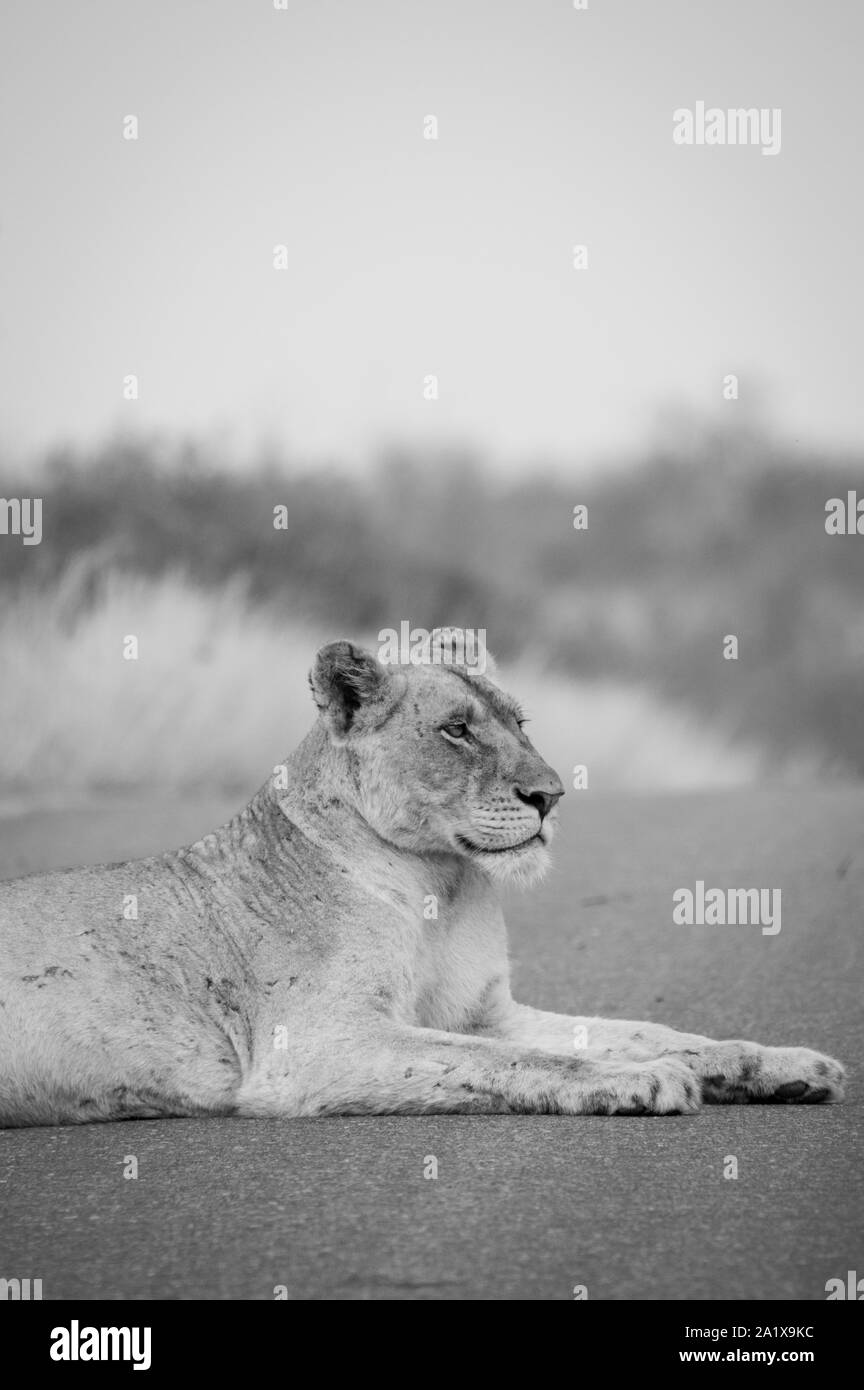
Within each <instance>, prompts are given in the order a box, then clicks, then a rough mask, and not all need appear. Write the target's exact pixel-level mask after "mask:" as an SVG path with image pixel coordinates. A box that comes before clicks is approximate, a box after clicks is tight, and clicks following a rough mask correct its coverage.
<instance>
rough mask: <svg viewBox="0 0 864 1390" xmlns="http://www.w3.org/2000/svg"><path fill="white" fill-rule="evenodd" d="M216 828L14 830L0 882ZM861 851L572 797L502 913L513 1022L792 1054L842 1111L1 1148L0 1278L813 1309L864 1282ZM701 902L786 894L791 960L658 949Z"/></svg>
mask: <svg viewBox="0 0 864 1390" xmlns="http://www.w3.org/2000/svg"><path fill="white" fill-rule="evenodd" d="M568 803H569V804H568ZM228 809H230V808H229V807H227V806H226V805H224V804H222V805H218V806H217V805H215V804H213V803H210V804H209V805H180V806H178V805H174V806H170V807H169V806H165V807H162V806H160V807H154V806H152V805H146V806H141V807H133V806H129V807H126V808H117V807H109V808H102V809H101V810H92V809H90V810H82V811H80V812H78V813H76V814H70V813H61V812H55V813H51V814H42V815H35V816H29V817H21V818H18V819H15V820H9V819H7V820H5V821H2V822H0V876H10V875H13V874H17V873H23V872H27V871H30V870H33V869H42V868H46V867H55V866H58V865H61V864H69V863H75V862H85V861H88V860H89V861H92V862H96V861H98V860H100V859H116V858H122V857H126V856H127V855H132V854H143V853H149V852H151V851H153V850H156V849H159V848H165V847H167V845H169V844H172V843H182V842H184V841H186V840H189V839H192V838H195V837H196V836H197V835H198V834H200V833H202V832H203V831H205V830H206V829H210V828H212V826H213V825H215V824H216V823H217V822H218V821H219V820H220V819H222V818H223V816H224V814H225V813H226V812H227V810H228ZM862 830H864V790H859V789H854V788H822V789H816V790H814V789H812V788H807V787H801V788H795V789H789V788H786V789H776V790H772V789H769V790H760V791H758V792H751V791H735V792H729V793H722V794H711V795H704V796H692V795H691V796H680V797H679V796H676V797H639V798H629V799H625V798H620V799H602V800H598V799H595V798H593V797H592V796H591V795H590V794H589V793H581V794H578V795H577V794H572V795H571V796H569V797H568V798H567V801H566V802H565V803H564V807H563V808H562V825H561V830H560V833H559V837H558V841H557V846H556V849H557V855H556V868H555V869H554V871H553V873H552V874H551V875H550V876H549V878H548V879H547V880H546V882H545V883H544V884H542V885H541V886H540V887H539V888H537V889H534V890H533V891H532V892H531V893H529V894H525V895H524V896H523V895H520V896H513V897H512V898H511V899H510V900H509V903H508V906H509V920H510V922H511V928H512V931H511V935H512V946H513V964H514V984H515V992H516V993H517V995H518V996H519V997H521V998H523V999H525V1000H527V1001H529V1002H531V1003H535V1004H538V1005H540V1006H542V1007H545V1008H552V1009H561V1010H565V1011H568V1012H583V1013H595V1012H596V1013H605V1014H609V1015H615V1014H617V1015H618V1016H621V1017H638V1018H648V1019H654V1020H657V1021H662V1022H668V1023H670V1024H672V1025H674V1026H679V1027H682V1028H685V1029H690V1030H694V1031H700V1032H706V1033H709V1034H713V1035H715V1036H727V1037H754V1038H757V1039H759V1040H760V1041H763V1042H768V1043H790V1044H792V1043H805V1044H807V1045H809V1046H812V1047H816V1048H819V1049H821V1050H824V1051H827V1052H831V1053H833V1054H834V1055H837V1056H840V1057H841V1058H842V1059H843V1060H844V1061H845V1062H846V1064H847V1066H848V1067H849V1069H850V1071H851V1072H852V1086H851V1088H850V1096H849V1099H848V1101H847V1103H846V1104H845V1105H843V1106H833V1107H824V1106H820V1107H804V1108H796V1107H792V1106H750V1107H744V1108H738V1107H723V1108H711V1109H707V1110H705V1111H703V1112H702V1113H701V1114H699V1115H697V1116H692V1117H686V1118H684V1117H681V1118H676V1117H669V1118H623V1117H619V1118H600V1117H597V1118H593V1117H592V1118H561V1117H528V1116H500V1115H499V1116H489V1117H473V1116H471V1117H468V1116H456V1117H451V1118H445V1117H434V1118H433V1117H429V1118H417V1119H414V1118H390V1117H382V1118H363V1119H328V1120H309V1121H262V1122H254V1121H239V1120H210V1121H202V1120H194V1121H191V1120H190V1121H181V1120H169V1121H140V1122H133V1123H126V1124H113V1125H92V1126H83V1127H78V1128H76V1127H70V1128H64V1129H53V1130H52V1129H36V1130H26V1131H21V1130H13V1131H10V1130H7V1131H2V1132H0V1277H7V1278H10V1277H19V1278H24V1277H30V1278H31V1279H32V1278H41V1279H42V1281H43V1296H44V1297H45V1298H46V1299H66V1298H111V1299H151V1298H158V1299H272V1298H274V1296H275V1292H274V1291H277V1290H278V1291H279V1292H280V1293H284V1294H285V1295H287V1297H288V1298H290V1299H349V1300H357V1299H397V1300H401V1299H424V1300H425V1299H572V1298H573V1297H574V1289H575V1288H576V1287H577V1286H584V1288H585V1289H587V1294H588V1297H589V1299H611V1300H626V1299H683V1298H696V1299H706V1300H707V1299H717V1298H733V1299H748V1300H749V1299H756V1300H764V1299H795V1300H810V1299H824V1298H825V1284H826V1281H827V1280H828V1279H830V1278H835V1277H840V1278H843V1279H844V1280H845V1278H846V1274H847V1271H848V1270H850V1269H854V1270H859V1271H861V1273H862V1275H864V1239H862V1236H864V1229H862V1227H864V1220H862V1212H864V1201H862V1196H864V1192H862V1188H864V1181H862V1164H861V1153H862V1139H864V1133H862V1130H864V1124H862V1118H864V1117H862V1105H861V1099H860V1096H861V1087H860V1083H859V1076H860V1071H861V1058H862V1051H864V1011H862V1007H861V998H862V962H864V955H862V945H861V937H862V930H864V837H862ZM697 879H702V880H703V881H704V882H705V883H706V885H708V886H716V887H755V886H760V887H770V888H780V889H781V891H782V927H781V931H780V933H779V934H778V935H776V936H767V935H763V934H762V933H761V931H760V929H759V927H752V926H750V927H748V926H738V927H731V926H727V927H698V926H694V927H681V926H675V925H673V923H672V893H673V891H674V889H675V888H678V887H690V888H691V889H692V888H693V887H694V885H695V882H696V880H697ZM130 1158H135V1159H136V1160H137V1171H138V1176H137V1179H132V1178H126V1177H124V1171H128V1170H130V1169H131V1164H130V1163H129V1159H130ZM730 1159H734V1160H735V1161H736V1163H737V1171H738V1176H737V1178H728V1177H724V1170H725V1171H727V1172H728V1171H730V1170H731V1168H732V1164H731V1163H730ZM431 1160H434V1164H433V1163H432V1162H431ZM436 1166H437V1177H427V1176H424V1173H428V1172H431V1171H432V1170H433V1168H434V1167H436Z"/></svg>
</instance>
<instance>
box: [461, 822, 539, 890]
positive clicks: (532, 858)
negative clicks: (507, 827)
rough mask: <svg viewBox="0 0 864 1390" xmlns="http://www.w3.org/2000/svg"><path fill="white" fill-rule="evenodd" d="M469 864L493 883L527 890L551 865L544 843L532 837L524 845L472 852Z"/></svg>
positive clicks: (537, 836)
mask: <svg viewBox="0 0 864 1390" xmlns="http://www.w3.org/2000/svg"><path fill="white" fill-rule="evenodd" d="M471 862H472V864H474V865H476V867H477V868H478V869H481V870H482V871H483V873H485V874H488V876H489V878H492V879H494V880H495V881H496V883H509V884H514V883H515V884H517V885H518V886H519V887H522V888H528V887H530V885H531V884H532V883H536V882H537V881H538V880H539V879H541V878H542V877H543V875H544V874H545V873H546V870H547V869H548V868H549V865H550V863H551V856H550V854H549V848H548V844H547V843H546V842H544V841H543V840H541V838H540V836H539V835H535V837H534V839H533V840H531V841H530V842H529V843H528V844H527V845H516V846H515V847H514V848H513V849H510V850H491V851H486V850H482V849H473V850H472V851H471Z"/></svg>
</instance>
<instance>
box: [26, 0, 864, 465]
mask: <svg viewBox="0 0 864 1390" xmlns="http://www.w3.org/2000/svg"><path fill="white" fill-rule="evenodd" d="M2 25H3V33H2V51H3V55H4V56H3V59H2V63H3V69H4V71H3V75H2V83H0V88H2V93H0V102H2V163H3V177H2V184H0V187H2V211H0V217H2V221H0V252H2V272H0V273H2V300H3V303H2V322H0V369H2V381H3V396H2V404H0V443H2V445H3V446H4V447H5V449H6V450H7V451H8V450H10V449H11V451H12V452H13V454H22V453H23V454H25V455H27V454H30V453H31V452H32V451H34V450H37V449H39V448H41V447H43V446H45V445H46V444H49V443H54V442H57V441H71V442H73V443H77V444H81V443H87V442H89V441H91V440H94V439H99V438H102V437H104V436H105V435H106V434H107V433H109V432H110V431H111V430H113V429H115V428H117V427H123V426H126V427H136V428H141V429H145V430H147V429H151V428H158V429H165V430H169V431H184V432H189V431H193V432H199V433H201V434H206V435H209V436H211V437H216V436H218V437H219V438H220V439H223V440H224V441H226V442H227V443H228V444H229V445H230V446H232V447H236V448H237V449H239V450H242V449H244V448H248V446H249V445H250V444H251V443H254V441H256V440H258V439H261V438H264V437H266V438H269V439H271V440H273V441H276V442H278V443H280V444H284V445H285V446H286V447H288V448H289V449H291V450H293V451H295V452H299V453H301V454H304V455H312V456H315V457H318V456H321V455H325V454H329V455H335V456H338V457H340V458H344V459H346V460H353V459H360V458H362V457H364V456H366V455H367V454H368V453H369V451H370V450H371V449H373V448H374V447H375V446H376V444H377V443H379V442H381V441H384V440H394V439H404V440H412V441H413V440H430V441H431V440H438V441H440V440H466V441H469V442H472V443H474V444H476V445H479V446H482V447H484V448H488V449H490V450H492V451H493V452H494V453H495V455H496V456H498V457H500V458H502V459H504V460H507V459H511V460H512V459H515V458H518V457H520V456H524V455H525V454H526V453H530V454H532V455H534V454H537V453H538V452H539V453H545V454H552V455H555V456H557V457H559V458H561V459H562V460H564V461H566V462H568V463H571V462H573V461H578V462H579V463H583V464H584V463H586V462H588V461H590V460H591V459H597V458H603V457H606V456H608V455H610V454H611V453H612V452H614V451H616V450H621V449H624V450H638V447H639V443H640V441H641V440H643V439H644V438H645V437H646V434H648V433H650V430H651V427H652V421H653V419H654V417H655V413H656V411H657V409H658V407H659V406H662V405H666V404H668V403H671V402H679V403H682V404H684V405H686V406H688V407H692V408H694V409H696V410H699V411H705V412H708V413H714V412H719V411H722V410H726V411H730V410H736V409H744V408H745V406H746V405H747V403H748V402H749V401H752V400H753V399H755V398H756V396H757V395H759V396H760V397H762V396H764V397H767V400H768V402H769V405H770V411H771V415H772V417H773V418H774V419H775V420H776V422H777V424H778V426H779V427H781V428H782V430H783V432H784V433H786V434H788V435H790V436H792V437H799V438H801V439H802V440H812V441H816V442H817V443H820V444H826V445H834V444H847V445H848V444H851V443H854V442H856V441H858V440H860V438H861V433H862V424H864V391H862V388H861V381H860V371H859V369H858V365H857V363H858V362H860V358H859V357H858V349H859V345H860V338H861V323H862V319H864V313H862V310H864V304H862V297H864V296H862V275H861V258H862V249H861V246H862V238H861V218H860V212H861V198H862V195H861V185H862V178H861V156H860V140H861V107H860V102H861V77H860V63H861V52H862V37H864V5H862V4H861V3H859V0H819V3H818V4H817V3H811V2H810V0H726V2H725V3H723V4H720V3H708V2H707V0H657V3H648V0H590V4H589V8H588V10H587V11H577V10H576V9H574V7H573V4H572V0H365V3H357V2H356V0H288V8H287V10H285V11H277V10H275V9H274V6H273V0H86V3H79V4H70V3H68V0H39V3H35V0H7V4H6V5H5V6H4V17H3V22H2ZM700 100H702V101H705V102H706V104H707V105H708V106H717V107H721V108H724V109H725V108H729V107H739V106H748V107H749V106H753V107H757V108H763V107H764V108H775V107H779V108H780V109H781V111H782V126H781V129H782V143H781V149H780V153H779V154H778V155H776V156H774V157H772V156H765V155H763V154H762V153H761V151H760V149H759V148H753V147H743V148H742V147H728V146H726V147H723V146H720V147H716V146H715V147H706V146H702V147H696V146H694V147H690V148H686V147H679V146H676V145H675V144H674V143H673V140H672V130H673V119H672V113H673V111H674V110H675V109H677V108H680V107H691V108H692V107H695V104H696V102H697V101H700ZM130 114H134V115H136V116H137V117H138V120H139V123H140V124H139V139H138V140H137V141H135V142H133V141H126V140H124V139H123V138H122V129H123V118H124V117H125V116H127V115H130ZM428 115H434V116H435V117H436V118H437V121H438V133H439V138H438V140H437V141H429V140H425V139H424V138H423V129H424V118H425V117H426V116H428ZM280 243H282V244H284V245H286V246H287V248H288V256H289V268H288V269H287V270H283V271H277V270H274V269H273V247H274V245H277V244H280ZM576 243H580V244H585V245H587V247H588V268H587V270H581V271H577V270H574V269H573V268H572V247H573V246H574V244H576ZM128 373H136V374H137V375H138V377H139V382H140V398H139V399H138V400H137V401H134V402H131V401H129V402H127V401H124V400H123V396H122V389H123V378H124V376H125V375H126V374H128ZM429 373H434V374H436V375H437V376H438V379H439V390H440V397H439V399H438V400H437V401H434V402H432V401H427V400H424V398H423V379H424V377H425V376H426V375H427V374H429ZM726 373H736V374H737V375H738V376H739V378H740V388H739V389H740V396H741V399H740V401H739V402H738V403H737V404H735V403H731V402H724V401H723V400H722V397H721V389H722V378H723V376H724V375H725V374H726Z"/></svg>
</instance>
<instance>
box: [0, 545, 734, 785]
mask: <svg viewBox="0 0 864 1390" xmlns="http://www.w3.org/2000/svg"><path fill="white" fill-rule="evenodd" d="M96 571H97V573H96V574H95V575H94V565H93V562H92V560H91V561H90V562H88V563H87V564H79V565H77V566H75V567H73V568H72V569H70V570H69V571H67V573H66V575H65V577H64V578H63V580H62V582H61V583H60V584H59V585H58V586H56V587H55V588H54V589H53V590H51V591H49V592H47V593H46V592H42V593H38V592H36V591H34V590H28V591H21V592H20V594H19V595H18V596H17V597H15V598H13V599H11V600H10V601H9V602H7V604H6V606H5V607H4V609H3V612H2V615H0V654H2V664H3V681H2V686H0V727H2V729H3V741H2V752H0V794H2V797H3V801H4V803H5V804H6V805H7V806H8V805H9V803H10V802H12V803H15V804H17V805H21V804H22V803H24V804H28V805H62V804H64V803H70V802H75V801H76V800H81V799H87V798H89V797H92V796H93V795H97V794H99V793H102V792H105V791H107V790H112V791H113V790H121V789H124V788H143V787H158V788H160V789H163V790H169V791H171V792H174V793H176V794H178V795H184V794H189V793H192V792H201V791H209V790H212V791H220V792H224V791H230V792H232V793H233V792H234V791H236V792H237V794H238V795H245V794H246V793H247V792H250V791H251V790H252V789H253V788H254V787H256V786H258V785H259V784H260V783H261V782H262V781H263V780H264V778H265V777H266V776H267V774H268V772H269V770H270V769H271V768H272V766H273V765H274V763H276V762H278V761H279V759H280V758H282V757H283V756H284V755H285V753H286V752H287V751H289V750H290V749H291V748H292V747H293V746H294V745H295V743H296V742H297V740H298V739H299V738H300V737H301V736H302V734H303V733H304V732H305V730H306V729H307V728H308V727H309V725H310V723H311V720H312V707H311V703H310V698H309V692H308V687H307V681H306V673H307V671H308V668H309V665H310V663H311V660H312V657H313V654H314V652H315V649H316V647H317V645H318V644H319V643H320V642H321V641H325V640H328V639H331V638H334V637H340V636H346V635H348V636H353V637H355V638H356V639H357V640H361V641H362V640H363V639H364V634H362V633H353V634H352V633H346V632H344V631H343V632H333V631H330V632H325V631H320V630H318V631H316V630H314V629H313V627H312V626H310V625H308V624H302V623H298V622H296V621H294V620H292V618H291V616H290V615H288V614H286V615H285V618H284V621H283V620H281V619H280V618H279V617H278V615H276V614H274V612H273V611H272V610H269V609H267V608H266V607H262V606H256V605H254V604H252V603H251V602H250V601H249V599H248V597H247V594H246V592H245V589H244V587H243V585H242V584H239V583H231V584H228V585H227V586H225V587H223V588H221V589H214V588H212V587H210V588H205V587H198V586H196V585H195V584H194V583H192V582H191V581H189V580H188V579H185V578H183V577H181V576H180V575H178V574H173V575H172V574H168V575H165V576H163V577H161V578H158V579H146V578H141V577H134V576H130V575H120V574H117V573H112V572H110V571H109V572H107V573H106V574H104V575H102V576H98V564H97V566H96ZM128 635H134V636H136V637H137V639H138V645H139V656H138V659H137V660H126V659H124V656H123V643H124V638H126V637H127V636H128ZM492 636H493V634H490V643H492ZM369 637H370V635H369V634H366V639H367V640H369ZM492 645H493V646H494V643H492ZM501 683H502V684H505V685H509V686H510V688H512V690H513V691H514V693H515V694H517V695H518V696H519V697H520V699H521V700H522V701H523V703H524V704H525V705H526V707H527V710H528V713H529V715H530V717H531V719H532V721H533V722H532V724H531V727H530V730H529V732H530V733H531V735H532V737H533V738H534V739H535V741H536V743H537V744H538V746H539V748H540V749H541V751H542V752H543V753H544V755H545V756H546V757H547V758H548V759H549V761H551V762H553V763H554V764H555V766H556V767H557V768H558V770H559V772H560V773H561V775H562V776H563V777H564V779H565V784H568V785H569V783H570V782H571V780H572V771H571V770H572V768H573V766H574V764H576V763H584V764H586V765H587V766H588V768H589V783H590V787H591V788H592V789H595V790H596V789H600V790H603V789H611V788H621V787H629V788H647V787H655V788H657V787H661V788H662V787H688V786H712V785H714V786H716V785H728V784H730V783H743V782H747V781H750V780H752V779H754V778H755V777H756V776H758V775H759V771H760V760H759V758H758V756H757V755H756V753H755V752H754V750H752V749H747V748H738V749H734V748H732V747H731V746H730V744H729V741H728V740H727V739H724V738H723V737H721V736H720V735H718V734H716V733H712V732H710V731H709V730H708V729H706V728H705V727H704V726H703V725H702V724H701V723H700V722H699V720H698V719H696V718H695V717H693V716H692V715H690V714H687V713H683V712H681V711H679V710H677V709H674V708H670V707H668V706H667V705H665V704H661V702H660V701H659V700H658V699H657V698H656V697H655V696H654V695H652V694H650V693H648V692H647V691H644V690H640V689H637V688H635V687H626V686H620V685H615V684H610V683H605V684H581V683H578V682H575V681H572V680H568V679H566V678H562V677H560V676H555V677H553V676H541V675H539V674H538V672H537V670H536V668H531V667H526V666H524V665H523V666H522V667H520V666H514V667H511V668H510V669H509V670H506V669H505V670H504V671H503V672H502V677H501Z"/></svg>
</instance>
